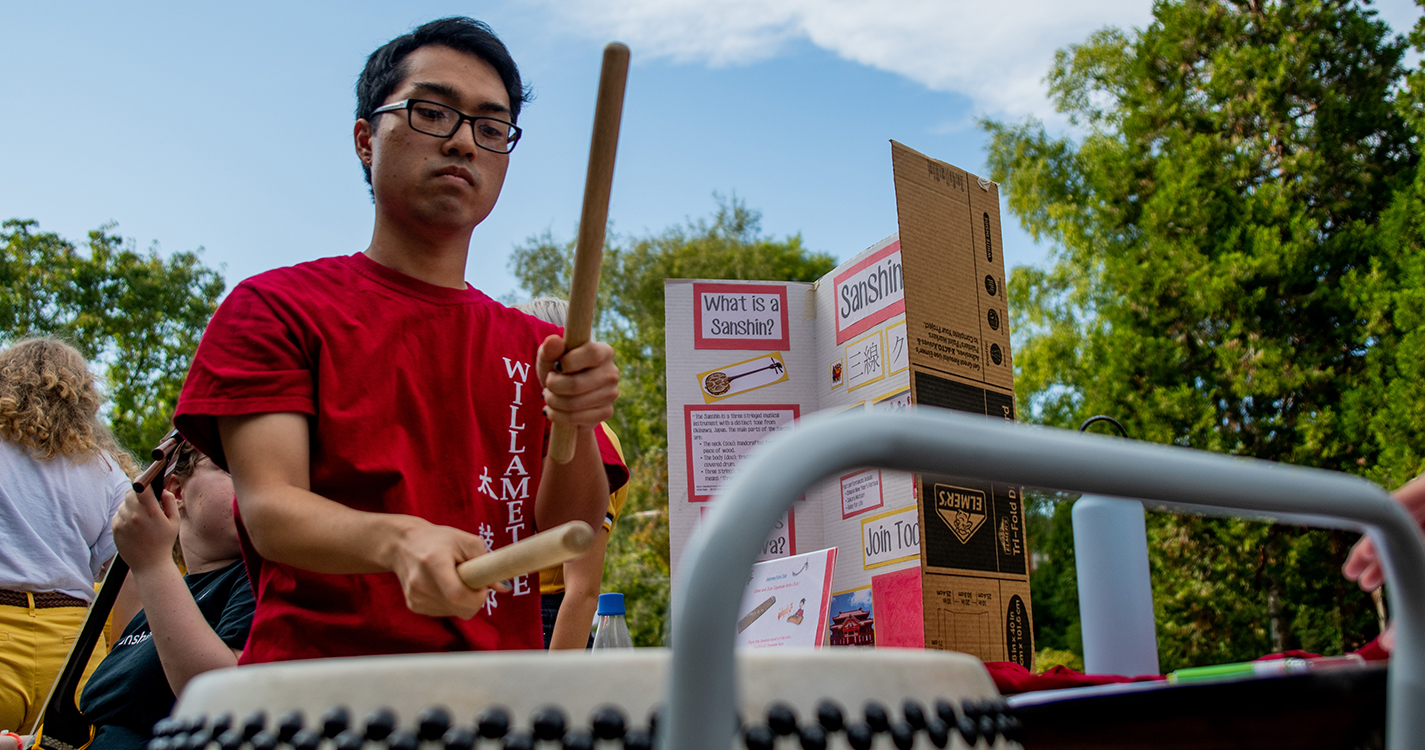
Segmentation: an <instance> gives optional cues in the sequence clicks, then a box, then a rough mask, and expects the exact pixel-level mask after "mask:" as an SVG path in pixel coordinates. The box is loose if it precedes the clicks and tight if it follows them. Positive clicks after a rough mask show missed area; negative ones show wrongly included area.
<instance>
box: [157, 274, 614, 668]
mask: <svg viewBox="0 0 1425 750" xmlns="http://www.w3.org/2000/svg"><path fill="white" fill-rule="evenodd" d="M558 332H559V329H558V328H557V327H555V326H552V325H549V324H548V323H544V322H542V321H540V320H537V319H535V318H533V317H530V316H528V315H525V314H524V313H521V312H518V311H516V310H511V309H509V308H507V307H505V306H504V305H501V304H499V303H497V302H495V301H493V300H491V299H490V298H488V297H486V296H485V295H483V294H481V293H480V292H479V291H476V290H475V289H473V288H469V287H467V288H466V289H447V288H443V287H437V286H433V285H430V284H426V283H424V282H421V281H418V280H416V279H413V278H410V277H408V276H405V275H403V274H400V273H397V272H395V271H393V270H391V269H388V268H386V267H384V266H381V265H379V264H377V263H376V262H374V261H372V260H371V259H369V258H367V257H366V256H365V255H362V254H357V255H352V256H348V257H344V258H326V259H322V260H318V261H314V262H311V263H303V264H301V265H298V266H293V267H291V268H282V269H277V270H275V271H269V272H267V273H264V274H261V275H258V276H255V277H253V278H250V279H248V280H246V281H244V282H242V283H241V284H239V285H238V286H237V287H236V288H234V289H233V291H232V293H231V294H230V295H229V296H228V298H227V299H226V300H224V302H223V304H222V306H221V307H219V309H218V311H217V313H216V314H215V315H214V316H213V320H212V322H210V323H209V324H208V329H207V331H206V332H205V333H204V335H203V339H202V342H201V343H200V344H199V347H198V351H197V354H196V355H195V356H194V360H193V365H192V367H191V369H190V370H189V373H188V378H187V381H186V382H185V383H184V386H183V393H182V395H181V396H180V398H179V402H178V408H177V414H176V416H175V422H176V423H177V426H178V428H179V430H180V431H182V433H183V435H184V436H185V437H187V438H188V439H189V440H190V441H192V442H193V444H194V445H195V446H196V447H197V448H198V449H199V450H201V451H203V452H204V453H205V454H207V455H208V456H210V457H211V458H212V459H213V460H214V461H215V462H217V463H218V464H219V465H220V466H224V467H226V465H227V460H226V457H225V455H224V453H223V449H222V445H221V443H220V441H219V437H218V433H217V420H216V417H218V416H232V415H243V414H261V413H270V412H283V411H286V412H300V413H304V414H308V415H310V416H311V420H310V422H311V426H312V432H311V488H312V491H313V492H315V493H317V494H319V495H322V496H323V497H327V498H330V499H332V500H335V501H337V502H340V503H343V504H345V505H347V506H349V507H352V508H356V509H358V510H363V511H375V512H386V513H406V514H411V515H415V516H419V517H421V518H425V519H427V520H429V521H431V522H433V523H437V524H442V525H446V526H453V527H455V528H458V529H463V530H466V531H469V532H472V533H476V534H480V535H481V536H484V537H486V541H487V543H489V544H490V546H491V547H496V548H497V547H501V546H504V545H506V544H509V543H510V542H512V541H515V540H516V539H520V538H524V537H526V536H528V535H530V534H531V533H533V531H534V498H535V494H536V489H537V487H538V486H539V478H540V471H541V468H542V461H541V458H540V456H541V454H542V448H541V446H542V445H543V444H544V440H545V437H546V430H547V427H548V425H547V422H546V420H545V419H544V416H543V412H542V409H543V406H544V401H543V399H542V397H541V395H540V394H541V391H542V389H541V388H540V385H539V382H538V380H537V378H536V376H535V372H534V359H535V350H536V349H537V347H538V346H539V343H540V342H541V341H543V339H544V338H545V337H546V336H547V335H549V334H551V333H558ZM596 433H597V434H598V438H599V445H600V448H601V449H602V451H603V457H604V462H605V464H606V465H608V467H609V473H610V477H609V483H610V485H611V486H610V490H612V489H614V488H617V487H619V486H622V485H623V483H624V482H625V481H627V477H628V472H627V469H626V468H625V467H624V464H623V462H622V460H621V459H619V457H618V454H617V452H615V451H614V450H613V446H612V445H611V444H609V443H608V441H607V438H606V437H605V436H604V435H603V431H602V430H598V431H596ZM238 525H239V530H240V533H241V536H242V539H243V541H244V558H245V559H246V560H247V564H248V570H249V571H250V574H251V575H252V576H253V580H254V589H255V592H256V597H257V611H256V614H255V615H254V617H253V623H252V635H251V637H250V638H249V640H248V645H247V649H246V650H245V651H244V652H243V656H242V662H243V663H244V664H252V663H258V662H267V661H280V660H287V659H303V658H313V657H325V656H354V655H365V654H387V653H414V652H426V651H453V650H470V649H497V648H540V647H541V646H542V645H543V638H542V635H541V626H540V616H539V580H538V576H537V574H533V575H529V576H524V577H522V578H520V579H519V580H517V581H516V582H515V589H514V590H513V591H512V592H510V593H504V594H497V595H496V596H495V597H494V600H493V601H494V605H493V608H491V607H487V608H486V609H484V610H482V611H481V613H480V614H479V615H477V616H476V617H474V618H471V619H470V620H459V619H454V618H436V617H427V616H424V615H417V614H414V613H412V612H411V611H410V610H409V609H407V607H406V604H405V598H404V596H403V594H402V593H401V587H400V583H399V581H398V580H397V578H396V576H395V575H394V574H391V573H382V574H368V575H323V574H318V573H312V572H309V571H305V570H300V569H298V568H294V567H292V566H288V565H281V564H277V563H274V562H271V561H268V560H264V559H263V558H262V557H261V556H259V555H257V553H256V551H255V550H254V549H253V548H252V547H251V545H250V544H247V543H246V542H247V535H246V529H245V528H243V527H242V522H241V519H239V522H238Z"/></svg>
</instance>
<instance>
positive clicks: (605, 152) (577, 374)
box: [536, 42, 629, 464]
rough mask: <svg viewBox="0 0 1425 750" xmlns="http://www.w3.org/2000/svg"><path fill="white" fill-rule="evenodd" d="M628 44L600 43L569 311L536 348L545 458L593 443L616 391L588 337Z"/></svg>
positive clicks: (600, 347) (607, 357) (613, 372)
mask: <svg viewBox="0 0 1425 750" xmlns="http://www.w3.org/2000/svg"><path fill="white" fill-rule="evenodd" d="M628 58H629V53H628V47H625V46H624V45H622V44H619V43H618V42H614V43H612V44H610V45H608V46H607V47H604V65H603V70H602V72H601V73H600V75H599V96H598V101H597V103H596V104H595V107H594V135H593V139H592V142H591V143H590V145H589V170H588V173H587V174H586V176H585V178H584V209H583V212H582V214H581V215H580V217H579V238H578V242H577V244H576V249H575V251H574V277H573V280H572V281H571V283H570V289H569V313H568V317H567V319H566V322H565V326H564V336H563V337H562V338H561V337H559V336H550V337H549V338H548V339H546V340H545V341H544V343H543V344H542V345H541V346H540V347H539V357H538V360H537V363H536V367H537V368H538V374H539V379H540V382H541V383H543V384H544V399H545V403H546V404H547V406H548V409H546V414H547V415H548V417H549V419H550V420H551V421H552V422H554V429H553V432H552V433H551V435H550V438H549V457H550V458H552V459H554V461H555V462H556V463H559V464H566V463H568V462H569V461H570V459H572V458H573V457H574V454H575V449H576V446H578V447H584V448H590V447H591V448H593V450H594V451H595V453H597V446H594V441H593V429H594V428H595V427H597V426H598V424H599V422H602V421H604V420H606V419H608V418H609V417H611V416H613V399H615V398H617V397H618V368H616V367H614V364H613V349H611V348H610V347H609V346H608V345H607V344H604V343H601V342H589V338H590V335H591V334H592V332H593V324H594V304H595V302H596V301H597V300H598V296H599V266H600V264H601V263H602V262H603V257H604V229H605V227H606V225H607V224H608V220H609V196H610V194H611V193H612V192H613V180H614V156H615V154H616V152H617V150H618V133H619V124H620V121H621V120H622V117H623V94H624V87H625V84H626V82H627V80H628Z"/></svg>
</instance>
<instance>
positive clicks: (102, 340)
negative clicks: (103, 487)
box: [0, 219, 225, 453]
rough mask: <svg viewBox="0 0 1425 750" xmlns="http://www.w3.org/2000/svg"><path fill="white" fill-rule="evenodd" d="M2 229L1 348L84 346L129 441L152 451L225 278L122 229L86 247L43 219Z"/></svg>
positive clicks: (122, 437)
mask: <svg viewBox="0 0 1425 750" xmlns="http://www.w3.org/2000/svg"><path fill="white" fill-rule="evenodd" d="M0 227H2V228H0V343H4V344H6V345H8V344H9V343H10V342H13V341H15V340H18V339H21V338H25V337H27V336H35V335H41V334H49V335H54V336H58V337H60V338H62V339H64V340H66V341H68V342H70V343H71V344H74V345H75V346H76V347H77V348H78V349H79V350H80V351H81V352H83V354H84V356H85V357H86V358H87V359H89V361H90V362H91V364H93V365H95V366H96V369H102V371H103V373H104V380H105V383H106V388H107V393H108V396H109V399H110V407H109V412H108V414H107V417H108V419H109V423H110V426H111V428H112V429H113V431H114V436H115V437H116V438H117V439H118V441H119V444H120V445H122V446H124V447H125V448H127V449H129V450H131V451H136V452H144V453H146V452H147V450H148V449H149V448H151V447H152V446H153V445H154V444H156V443H157V442H158V441H159V439H161V438H162V437H163V435H164V433H166V432H167V431H168V430H169V429H170V427H169V420H170V418H171V416H172V414H173V407H174V405H175V404H176V403H177V401H178V392H179V390H180V389H181V388H182V385H183V376H184V374H185V373H186V372H187V370H188V361H189V359H190V358H191V357H192V355H193V351H194V350H195V349H196V348H197V346H198V338H199V337H200V336H201V335H202V332H203V328H204V327H205V326H206V325H207V324H208V318H210V317H211V316H212V314H213V311H214V310H216V309H217V303H218V298H219V297H220V296H221V295H222V293H223V289H224V287H225V284H224V281H223V278H222V276H221V275H220V274H219V272H218V271H215V270H213V269H211V268H208V267H207V266H205V265H203V263H202V261H201V260H200V258H199V257H198V254H197V253H193V252H180V253H173V254H172V255H171V256H170V257H169V258H168V259H166V260H165V259H164V258H163V257H162V256H160V255H159V253H158V251H157V250H156V249H150V250H149V251H148V252H147V253H140V252H138V251H136V250H134V249H133V248H132V247H131V246H126V245H125V243H124V241H123V238H121V237H119V236H118V235H115V234H111V233H110V232H111V231H112V230H113V227H112V226H104V227H101V228H99V229H97V230H95V231H93V232H90V233H89V240H88V243H87V245H86V247H85V248H84V249H83V250H81V249H79V248H76V247H75V246H74V245H73V244H72V243H70V242H69V241H67V240H65V239H63V238H62V237H60V236H59V235H57V234H54V233H52V232H41V231H39V224H38V223H37V222H35V221H30V220H26V221H22V220H18V219H12V220H9V221H6V222H5V223H4V224H3V225H0Z"/></svg>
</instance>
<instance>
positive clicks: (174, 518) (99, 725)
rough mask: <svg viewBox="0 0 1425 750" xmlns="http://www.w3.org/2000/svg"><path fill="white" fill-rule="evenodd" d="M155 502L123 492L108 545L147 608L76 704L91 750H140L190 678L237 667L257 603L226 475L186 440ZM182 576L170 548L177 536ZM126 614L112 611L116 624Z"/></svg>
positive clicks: (149, 496) (126, 630) (130, 625)
mask: <svg viewBox="0 0 1425 750" xmlns="http://www.w3.org/2000/svg"><path fill="white" fill-rule="evenodd" d="M179 450H180V451H182V452H181V453H180V454H179V458H178V463H177V466H176V467H175V469H174V472H173V477H172V478H171V479H170V480H169V482H168V485H167V487H166V488H165V491H164V493H163V505H162V506H160V505H159V504H158V503H157V502H156V501H155V500H154V499H153V495H152V494H150V493H145V494H144V495H143V496H142V497H139V496H137V495H135V494H134V493H133V492H129V494H128V496H127V497H126V498H125V499H124V503H123V505H122V506H121V507H120V508H119V512H118V514H117V515H115V516H114V544H115V546H117V547H118V550H119V554H120V555H121V556H123V558H124V560H126V561H127V562H128V563H129V567H130V568H131V569H132V572H131V578H130V579H129V580H128V582H127V583H126V586H127V585H133V586H134V587H135V589H136V590H137V593H138V598H139V600H140V601H141V602H142V604H143V610H142V611H140V612H139V613H138V614H137V615H135V616H134V617H133V619H132V620H130V621H129V622H128V625H127V627H124V630H123V635H122V636H120V637H119V638H118V639H117V640H115V642H114V645H113V646H112V647H111V648H110V650H109V655H108V656H107V657H106V658H105V659H104V661H103V662H102V663H101V664H100V665H99V667H98V669H96V670H94V674H93V676H92V677H90V679H89V684H88V685H87V686H85V688H84V693H83V695H82V696H81V698H80V702H79V707H80V710H81V711H83V712H84V715H85V716H86V717H88V718H89V720H90V721H91V722H93V723H94V726H95V731H96V733H95V737H94V742H93V744H92V745H91V746H90V750H142V749H143V747H144V746H145V744H146V743H147V742H148V740H149V739H150V737H151V736H152V728H153V725H154V723H155V722H157V721H158V720H159V719H161V718H163V717H165V716H167V715H168V713H169V711H170V710H172V708H173V703H174V701H175V696H176V695H177V694H179V693H181V692H182V691H183V687H184V686H185V685H187V684H188V681H189V680H191V679H192V678H194V677H196V676H198V675H200V674H202V673H203V672H207V671H209V670H212V669H221V668H223V667H231V666H236V665H237V657H238V656H239V655H240V654H241V653H242V649H243V645H244V644H245V643H247V634H248V629H249V628H250V627H251V625H252V611H253V597H252V589H251V587H250V585H249V583H248V580H247V570H246V568H245V567H244V566H243V563H242V551H241V546H240V542H239V540H238V532H237V524H236V523H235V522H234V520H233V482H232V478H231V477H229V476H228V474H227V472H225V471H223V470H222V469H220V468H218V467H217V465H215V464H214V463H213V462H212V461H211V460H209V459H208V457H207V456H204V455H203V454H201V453H199V452H198V451H196V450H195V449H193V448H192V447H191V446H189V445H187V444H186V443H185V444H184V445H183V446H182V447H181V448H180V449H179ZM175 536H176V537H177V539H178V545H179V547H180V548H181V550H182V552H183V560H184V563H185V565H186V566H187V568H188V575H187V576H184V575H182V574H181V573H180V572H179V570H178V565H177V563H176V562H175V561H174V559H173V556H172V554H171V551H172V549H173V543H174V537H175ZM122 616H123V615H121V614H119V613H117V612H116V619H115V621H114V623H115V626H116V627H118V626H119V625H120V624H121V620H120V619H118V618H120V617H122Z"/></svg>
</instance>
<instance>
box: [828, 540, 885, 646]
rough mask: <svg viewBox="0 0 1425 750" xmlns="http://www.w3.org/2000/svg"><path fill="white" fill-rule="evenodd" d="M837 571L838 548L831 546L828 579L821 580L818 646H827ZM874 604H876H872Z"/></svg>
mask: <svg viewBox="0 0 1425 750" xmlns="http://www.w3.org/2000/svg"><path fill="white" fill-rule="evenodd" d="M835 571H836V548H835V547H831V548H830V549H828V550H827V554H826V579H825V580H823V581H822V582H821V606H820V607H818V609H819V610H820V616H818V617H817V621H818V622H817V624H816V645H817V647H818V648H822V647H825V646H826V637H827V634H828V631H827V628H826V620H827V618H828V617H829V616H830V610H831V574H832V573H834V572H835ZM872 606H874V604H873V605H872Z"/></svg>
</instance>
